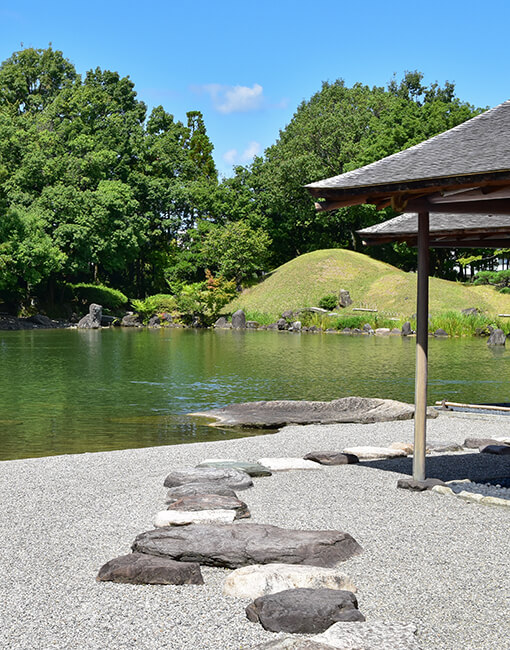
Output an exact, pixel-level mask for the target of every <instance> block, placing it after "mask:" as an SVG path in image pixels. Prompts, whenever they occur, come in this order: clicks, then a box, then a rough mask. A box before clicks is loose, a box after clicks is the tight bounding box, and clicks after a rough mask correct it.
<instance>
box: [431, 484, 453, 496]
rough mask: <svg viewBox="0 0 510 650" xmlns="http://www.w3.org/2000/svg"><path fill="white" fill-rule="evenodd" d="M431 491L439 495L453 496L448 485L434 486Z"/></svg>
mask: <svg viewBox="0 0 510 650" xmlns="http://www.w3.org/2000/svg"><path fill="white" fill-rule="evenodd" d="M431 490H432V492H437V493H438V494H453V490H452V488H451V487H448V486H447V485H434V486H433V487H432V488H431Z"/></svg>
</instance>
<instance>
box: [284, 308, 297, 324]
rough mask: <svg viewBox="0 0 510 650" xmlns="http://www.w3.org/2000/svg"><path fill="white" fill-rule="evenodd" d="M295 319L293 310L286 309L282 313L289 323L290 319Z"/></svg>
mask: <svg viewBox="0 0 510 650" xmlns="http://www.w3.org/2000/svg"><path fill="white" fill-rule="evenodd" d="M296 313H298V312H296ZM293 317H294V312H293V311H292V309H286V310H285V311H284V312H283V313H282V318H285V320H286V321H287V320H290V319H291V318H293Z"/></svg>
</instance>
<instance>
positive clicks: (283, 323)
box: [276, 318, 289, 330]
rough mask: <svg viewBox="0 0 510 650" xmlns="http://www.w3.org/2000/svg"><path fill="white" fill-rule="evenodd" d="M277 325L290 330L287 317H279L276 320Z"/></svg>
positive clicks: (281, 328)
mask: <svg viewBox="0 0 510 650" xmlns="http://www.w3.org/2000/svg"><path fill="white" fill-rule="evenodd" d="M276 326H277V327H278V329H279V330H288V329H289V324H288V323H287V321H286V320H285V318H279V319H278V320H277V321H276Z"/></svg>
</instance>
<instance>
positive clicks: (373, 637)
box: [310, 621, 420, 650]
mask: <svg viewBox="0 0 510 650" xmlns="http://www.w3.org/2000/svg"><path fill="white" fill-rule="evenodd" d="M415 633H416V626H415V625H412V624H405V623H387V622H384V621H370V622H368V623H363V625H358V624H356V623H335V624H334V625H332V626H331V627H330V628H329V629H327V630H326V631H325V632H323V633H322V634H318V635H317V636H313V637H312V638H311V639H310V640H311V641H313V642H314V643H322V644H324V645H325V646H326V647H327V648H336V649H337V650H420V646H419V645H418V642H417V640H416V637H415Z"/></svg>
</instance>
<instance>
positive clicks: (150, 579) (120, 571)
mask: <svg viewBox="0 0 510 650" xmlns="http://www.w3.org/2000/svg"><path fill="white" fill-rule="evenodd" d="M96 580H97V581H98V582H106V581H109V582H123V583H129V584H133V585H203V584H204V580H203V578H202V573H201V572H200V566H199V565H198V564H197V563H196V562H176V561H175V560H169V559H168V558H164V557H156V556H154V555H146V554H145V553H131V554H129V555H121V556H120V557H116V558H114V559H113V560H110V561H109V562H107V563H106V564H104V565H103V566H102V567H101V568H100V569H99V573H98V574H97V578H96Z"/></svg>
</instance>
